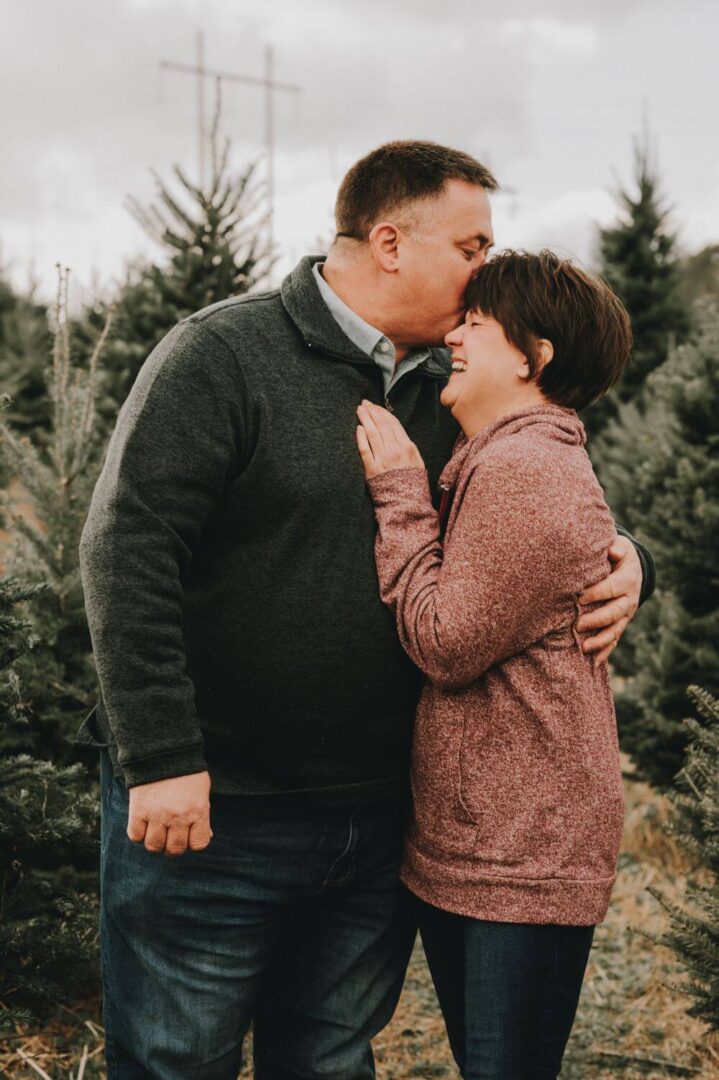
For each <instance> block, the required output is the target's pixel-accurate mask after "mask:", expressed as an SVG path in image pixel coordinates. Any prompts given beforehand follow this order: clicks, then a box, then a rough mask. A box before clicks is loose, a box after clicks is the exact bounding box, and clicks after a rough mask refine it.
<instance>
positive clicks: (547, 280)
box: [466, 250, 632, 409]
mask: <svg viewBox="0 0 719 1080" xmlns="http://www.w3.org/2000/svg"><path fill="white" fill-rule="evenodd" d="M466 302H467V307H468V308H469V309H470V310H472V311H481V312H482V314H484V315H489V316H491V317H492V318H493V319H496V320H497V322H498V323H499V324H500V325H501V326H502V328H503V330H504V333H505V336H506V338H507V340H508V341H509V342H511V343H512V344H513V345H515V346H516V347H517V348H518V349H519V350H520V352H522V353H524V355H525V356H526V358H527V361H528V363H529V370H530V375H531V376H532V377H533V378H534V377H536V379H537V385H538V387H539V388H540V390H541V391H542V393H543V394H544V396H545V397H546V398H547V399H548V400H549V401H552V402H553V403H554V404H555V405H563V406H565V407H566V408H569V409H584V408H586V406H587V405H590V404H591V403H592V402H593V401H596V400H597V398H600V397H601V396H602V395H603V394H606V392H607V390H609V389H610V388H611V387H612V386H614V384H615V383H616V381H617V380H618V379H619V376H620V375H621V374H622V371H623V370H624V368H625V366H626V364H627V362H628V360H629V356H630V353H631V349H632V330H631V324H630V322H629V316H628V315H627V311H626V308H625V307H624V305H623V304H622V302H621V300H620V299H619V297H618V296H617V295H616V293H615V292H613V291H612V289H611V288H610V286H609V285H608V284H607V283H606V281H604V280H603V279H602V278H598V277H592V276H590V275H589V274H587V273H585V272H584V271H583V270H580V268H579V267H578V266H575V265H574V264H573V263H572V262H571V261H570V260H569V259H560V258H559V256H558V255H555V254H554V252H552V251H547V250H545V251H540V253H539V254H538V255H532V254H529V253H527V252H523V251H502V252H500V253H499V254H497V255H495V256H494V257H493V258H491V259H490V260H489V261H488V262H486V263H485V265H484V266H483V267H482V268H481V270H480V271H479V273H478V274H477V276H476V277H475V278H474V279H473V280H472V281H471V282H470V285H469V288H468V289H467V295H466ZM540 338H546V339H547V340H548V341H551V343H552V345H553V347H554V356H553V358H552V360H551V362H550V363H548V364H546V365H545V366H544V368H542V370H541V372H540V373H539V375H538V376H537V371H538V369H539V361H538V356H537V342H538V340H539V339H540Z"/></svg>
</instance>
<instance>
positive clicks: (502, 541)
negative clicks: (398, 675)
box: [368, 446, 607, 688]
mask: <svg viewBox="0 0 719 1080" xmlns="http://www.w3.org/2000/svg"><path fill="white" fill-rule="evenodd" d="M547 465H548V463H547V461H546V460H538V459H537V458H536V457H535V458H534V459H533V460H532V461H531V462H529V461H528V460H527V458H526V456H524V455H522V454H521V451H519V452H518V451H516V450H514V449H513V448H512V447H506V446H505V447H503V448H502V449H501V450H499V451H497V452H495V451H490V452H487V451H485V452H484V453H483V454H482V455H481V456H480V457H479V459H478V461H477V463H476V464H475V466H474V468H473V470H472V473H471V476H470V478H469V481H468V484H467V486H466V488H465V490H464V495H463V498H462V502H461V505H460V506H459V508H458V512H457V514H456V519H455V521H454V524H453V528H452V531H451V534H450V535H449V538H448V539H447V542H446V543H445V545H444V549H443V547H442V544H441V543H440V537H439V523H438V519H437V514H436V512H435V511H434V509H433V507H432V504H431V501H430V492H429V485H428V481H427V475H426V473H425V472H424V471H423V470H419V469H417V468H399V469H393V470H391V471H388V472H384V473H382V474H379V475H376V476H375V477H373V478H371V479H369V480H368V487H369V490H370V494H371V496H372V499H373V501H374V504H375V512H376V516H377V522H378V526H379V529H378V535H377V541H376V548H375V555H376V560H377V571H378V576H379V581H380V590H381V594H382V599H383V600H384V602H385V603H386V604H388V606H389V607H390V608H391V609H392V610H393V611H394V612H395V615H396V619H397V628H398V632H399V636H400V639H401V641H402V644H403V646H404V648H405V650H406V651H407V653H408V654H409V656H410V657H411V658H412V660H414V662H415V663H416V664H417V665H418V666H419V667H420V668H421V669H422V670H423V671H424V672H425V674H426V675H427V676H428V677H429V678H430V679H431V680H432V682H434V683H436V684H437V685H439V686H443V687H446V688H457V687H461V686H466V685H468V684H469V683H471V682H474V680H475V679H477V678H479V676H480V675H482V674H483V672H485V671H486V670H487V668H489V667H491V666H492V665H493V664H496V663H497V662H498V661H500V660H502V659H505V658H506V657H508V656H512V655H514V654H515V653H518V652H521V651H522V650H523V649H525V648H527V646H529V645H531V644H532V643H533V642H535V641H537V640H539V639H540V638H541V637H543V636H544V635H545V634H546V633H547V632H548V631H550V630H552V629H555V628H558V627H559V626H563V625H566V624H567V622H568V621H571V619H572V618H573V615H574V611H575V602H576V596H577V594H578V592H579V591H580V590H581V588H582V586H583V584H584V576H585V575H586V573H587V568H588V565H590V564H591V562H592V561H593V562H594V564H595V565H596V562H597V559H598V558H601V557H602V554H604V553H605V552H606V546H607V539H606V534H605V533H602V535H600V533H599V531H598V533H597V536H596V537H591V536H586V535H582V536H581V537H577V536H576V527H575V523H574V521H573V519H572V514H571V510H570V508H569V506H568V505H567V504H566V501H565V497H564V494H565V493H564V492H563V491H562V486H561V483H558V482H557V481H558V470H556V469H551V468H548V467H547Z"/></svg>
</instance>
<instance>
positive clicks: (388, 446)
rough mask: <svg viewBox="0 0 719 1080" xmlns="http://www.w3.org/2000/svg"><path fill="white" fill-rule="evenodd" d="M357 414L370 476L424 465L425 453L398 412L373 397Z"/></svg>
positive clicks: (359, 442) (359, 438)
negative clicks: (397, 414) (372, 400)
mask: <svg viewBox="0 0 719 1080" xmlns="http://www.w3.org/2000/svg"><path fill="white" fill-rule="evenodd" d="M357 416H358V418H359V427H358V428H357V446H358V448H359V452H360V457H361V458H362V464H363V465H364V474H365V477H366V479H367V480H369V479H370V477H372V476H379V475H380V473H383V472H388V471H389V470H390V469H423V468H424V461H423V460H422V455H421V454H420V452H419V450H418V449H417V447H416V446H415V445H414V443H413V442H412V440H411V439H410V437H409V435H408V434H407V432H406V431H405V430H404V428H403V427H402V425H401V424H400V422H399V420H398V419H397V417H396V416H392V413H389V412H387V410H386V409H383V408H381V407H380V406H379V405H374V404H373V403H372V402H371V401H363V402H362V404H361V405H359V406H358V408H357Z"/></svg>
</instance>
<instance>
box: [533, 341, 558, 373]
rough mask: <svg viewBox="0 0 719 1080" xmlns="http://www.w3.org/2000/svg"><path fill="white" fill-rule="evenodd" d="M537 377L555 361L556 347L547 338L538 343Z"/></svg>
mask: <svg viewBox="0 0 719 1080" xmlns="http://www.w3.org/2000/svg"><path fill="white" fill-rule="evenodd" d="M536 355H537V368H538V370H537V375H539V374H540V372H541V371H543V369H544V368H545V367H546V366H547V364H549V363H551V361H552V360H553V359H554V345H552V343H551V341H549V340H548V339H547V338H540V339H539V341H538V342H537V354H536Z"/></svg>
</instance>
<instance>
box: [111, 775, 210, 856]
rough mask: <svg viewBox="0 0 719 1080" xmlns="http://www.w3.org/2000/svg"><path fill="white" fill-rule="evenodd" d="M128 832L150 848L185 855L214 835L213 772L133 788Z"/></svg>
mask: <svg viewBox="0 0 719 1080" xmlns="http://www.w3.org/2000/svg"><path fill="white" fill-rule="evenodd" d="M127 835H128V836H129V837H130V839H131V840H134V841H135V842H136V843H138V844H141V843H144V845H145V847H146V848H147V850H148V851H162V852H164V853H165V854H166V855H182V854H183V852H185V851H187V849H188V848H189V849H190V850H191V851H202V849H203V848H206V847H207V845H208V844H209V842H210V840H211V839H212V829H211V828H210V774H209V773H208V772H199V773H192V774H191V775H190V776H173V777H171V778H170V779H169V780H155V781H154V782H153V783H151V784H138V785H137V786H136V787H131V788H130V812H129V814H128V819H127Z"/></svg>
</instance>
